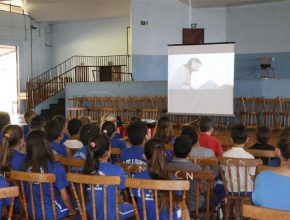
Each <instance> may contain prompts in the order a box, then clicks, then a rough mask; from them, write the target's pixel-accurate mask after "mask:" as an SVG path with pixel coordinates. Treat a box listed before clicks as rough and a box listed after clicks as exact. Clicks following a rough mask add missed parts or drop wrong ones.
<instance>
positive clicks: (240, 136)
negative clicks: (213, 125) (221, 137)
mask: <svg viewBox="0 0 290 220" xmlns="http://www.w3.org/2000/svg"><path fill="white" fill-rule="evenodd" d="M231 138H232V140H233V142H234V144H245V143H246V142H247V140H248V129H247V127H246V126H245V125H243V124H236V125H233V126H232V127H231Z"/></svg>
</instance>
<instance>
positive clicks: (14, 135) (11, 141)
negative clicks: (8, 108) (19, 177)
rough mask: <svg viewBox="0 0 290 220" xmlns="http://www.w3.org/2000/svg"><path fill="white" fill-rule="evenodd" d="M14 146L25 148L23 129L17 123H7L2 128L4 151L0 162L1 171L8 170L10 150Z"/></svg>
mask: <svg viewBox="0 0 290 220" xmlns="http://www.w3.org/2000/svg"><path fill="white" fill-rule="evenodd" d="M16 147H17V148H25V143H24V137H23V130H22V128H21V127H20V126H18V125H7V126H5V127H4V129H3V148H4V152H3V155H2V158H1V163H0V170H1V171H2V172H7V171H10V168H11V167H10V160H11V153H12V150H13V149H15V148H16ZM17 150H21V149H17Z"/></svg>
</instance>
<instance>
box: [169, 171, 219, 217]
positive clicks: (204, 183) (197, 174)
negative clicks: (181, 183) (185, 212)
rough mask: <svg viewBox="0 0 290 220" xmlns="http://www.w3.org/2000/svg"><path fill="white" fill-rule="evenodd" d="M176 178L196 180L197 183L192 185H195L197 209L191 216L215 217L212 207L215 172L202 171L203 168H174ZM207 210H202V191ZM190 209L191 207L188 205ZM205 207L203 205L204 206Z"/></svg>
mask: <svg viewBox="0 0 290 220" xmlns="http://www.w3.org/2000/svg"><path fill="white" fill-rule="evenodd" d="M171 172H172V173H173V174H174V176H175V177H176V179H178V180H189V181H195V184H194V185H192V186H193V187H195V192H196V197H195V201H196V206H195V209H194V210H195V211H193V212H192V213H190V217H191V218H193V219H212V218H213V214H214V213H213V210H212V209H211V207H210V199H211V195H212V190H213V182H214V178H215V175H214V172H213V171H201V170H172V171H171ZM205 192H206V196H205V211H200V203H201V202H202V201H200V198H201V197H200V196H201V193H205ZM188 208H189V209H190V208H191V207H188ZM202 208H203V207H202Z"/></svg>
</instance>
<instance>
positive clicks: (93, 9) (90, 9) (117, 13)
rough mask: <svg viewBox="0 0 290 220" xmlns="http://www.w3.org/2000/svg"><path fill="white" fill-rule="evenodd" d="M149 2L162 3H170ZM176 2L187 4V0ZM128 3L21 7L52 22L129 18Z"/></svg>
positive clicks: (43, 1)
mask: <svg viewBox="0 0 290 220" xmlns="http://www.w3.org/2000/svg"><path fill="white" fill-rule="evenodd" d="M0 1H1V0H0ZM152 1H164V3H165V2H166V1H171V0H152ZM179 1H181V2H183V3H185V4H189V0H179ZM277 1H283V0H191V4H192V7H228V6H236V5H244V4H258V3H267V2H277ZM284 1H285V0H284ZM130 2H131V0H24V8H25V11H26V12H28V14H30V15H31V17H33V18H34V19H35V20H37V21H42V22H52V23H53V22H65V21H82V20H94V19H98V18H108V17H121V16H129V15H130Z"/></svg>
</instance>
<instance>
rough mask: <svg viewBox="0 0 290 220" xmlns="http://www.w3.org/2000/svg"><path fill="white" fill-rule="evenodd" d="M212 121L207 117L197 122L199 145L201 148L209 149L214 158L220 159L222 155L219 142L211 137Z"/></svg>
mask: <svg viewBox="0 0 290 220" xmlns="http://www.w3.org/2000/svg"><path fill="white" fill-rule="evenodd" d="M213 124H214V121H213V120H212V119H211V118H209V117H202V118H201V119H200V122H199V130H200V136H199V143H200V146H202V147H207V148H209V149H211V150H212V151H213V152H214V154H215V156H216V157H220V156H222V154H223V148H222V144H221V142H220V141H219V140H218V139H217V138H215V137H213V136H211V135H212V132H213Z"/></svg>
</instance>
